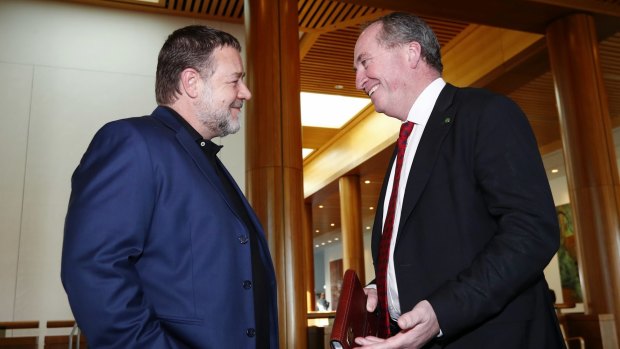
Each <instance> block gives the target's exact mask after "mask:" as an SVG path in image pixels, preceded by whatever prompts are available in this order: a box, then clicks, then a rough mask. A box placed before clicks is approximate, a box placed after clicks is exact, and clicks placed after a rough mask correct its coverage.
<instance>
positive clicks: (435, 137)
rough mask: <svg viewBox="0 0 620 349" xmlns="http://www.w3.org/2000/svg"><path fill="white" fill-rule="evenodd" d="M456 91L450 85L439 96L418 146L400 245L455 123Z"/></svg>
mask: <svg viewBox="0 0 620 349" xmlns="http://www.w3.org/2000/svg"><path fill="white" fill-rule="evenodd" d="M456 91H457V88H456V87H454V86H452V85H450V84H446V86H445V87H444V88H443V90H442V91H441V93H440V94H439V97H438V98H437V102H436V103H435V106H434V108H433V111H432V112H431V115H430V117H429V119H428V123H427V124H426V127H425V128H424V133H423V134H422V138H421V139H420V144H419V145H418V149H417V150H416V154H415V157H414V159H413V164H412V166H411V172H409V178H408V179H407V187H406V189H405V195H404V198H403V206H402V209H401V214H400V223H399V225H398V227H399V228H398V230H399V233H398V237H397V240H396V241H397V242H398V239H399V238H400V236H401V235H402V234H401V233H400V232H401V231H402V229H403V227H404V226H405V222H406V221H407V219H408V218H409V215H411V212H412V211H413V209H414V207H415V205H416V204H417V202H418V200H419V199H420V195H422V192H423V191H424V187H425V186H426V183H427V182H428V179H429V177H430V175H431V173H432V171H433V167H434V165H435V161H436V160H437V156H438V153H439V150H440V149H441V145H442V143H443V141H444V139H445V137H446V135H447V134H448V131H450V128H451V126H452V123H453V122H454V118H455V116H456V115H455V112H456V105H455V104H454V103H453V100H454V95H455V94H456Z"/></svg>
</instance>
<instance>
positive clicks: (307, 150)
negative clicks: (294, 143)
mask: <svg viewBox="0 0 620 349" xmlns="http://www.w3.org/2000/svg"><path fill="white" fill-rule="evenodd" d="M313 151H314V149H310V148H302V149H301V158H302V159H305V158H306V157H307V156H308V155H310V154H312V152H313Z"/></svg>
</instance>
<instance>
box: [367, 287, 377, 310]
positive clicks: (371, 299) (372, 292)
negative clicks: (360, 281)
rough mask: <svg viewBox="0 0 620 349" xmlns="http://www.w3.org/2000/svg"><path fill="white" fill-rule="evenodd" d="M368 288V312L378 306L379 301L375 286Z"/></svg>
mask: <svg viewBox="0 0 620 349" xmlns="http://www.w3.org/2000/svg"><path fill="white" fill-rule="evenodd" d="M366 290H367V292H366V295H367V296H368V300H367V301H366V310H367V311H368V312H373V311H375V309H376V308H377V303H378V301H379V299H378V297H377V290H376V289H373V288H367V289H366Z"/></svg>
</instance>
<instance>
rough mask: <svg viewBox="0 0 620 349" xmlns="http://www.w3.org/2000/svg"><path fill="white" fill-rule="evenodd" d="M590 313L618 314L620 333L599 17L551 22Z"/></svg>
mask: <svg viewBox="0 0 620 349" xmlns="http://www.w3.org/2000/svg"><path fill="white" fill-rule="evenodd" d="M547 46H548V48H549V58H550V61H551V68H552V72H553V77H554V81H555V90H556V98H557V104H558V111H559V114H560V127H561V132H562V144H563V147H564V157H565V162H566V169H567V179H568V188H569V195H570V201H571V205H572V207H573V210H574V213H575V214H574V218H575V222H574V223H575V229H576V236H577V242H578V252H579V256H580V259H579V265H580V269H581V279H582V286H583V296H584V306H585V312H586V314H613V315H614V316H615V320H616V322H615V327H616V332H617V335H619V334H620V327H619V324H620V321H619V320H620V235H619V234H620V232H619V228H620V223H619V219H618V217H619V203H620V186H619V180H618V170H617V167H616V155H615V151H614V143H613V138H612V132H611V129H612V127H611V120H610V117H609V105H608V102H607V96H606V92H605V89H604V86H603V79H602V75H601V68H600V62H599V54H598V41H597V38H596V29H595V26H594V20H593V19H592V17H591V16H589V15H585V14H575V15H571V16H568V17H565V18H562V19H559V20H557V21H555V22H553V23H551V24H550V25H549V27H548V28H547Z"/></svg>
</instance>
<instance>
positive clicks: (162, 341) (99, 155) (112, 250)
mask: <svg viewBox="0 0 620 349" xmlns="http://www.w3.org/2000/svg"><path fill="white" fill-rule="evenodd" d="M153 176H154V174H153V168H152V165H151V161H150V154H149V150H148V148H147V147H146V144H145V142H144V140H143V139H142V137H141V135H140V134H139V133H138V132H137V131H136V130H135V129H134V128H133V127H132V126H131V125H130V123H128V122H113V123H110V124H108V125H106V126H104V127H103V128H102V129H101V130H100V131H99V132H98V133H97V134H96V135H95V137H94V139H93V141H92V142H91V144H90V146H89V148H88V150H87V151H86V153H85V154H84V156H83V158H82V161H81V162H80V165H79V166H78V168H77V169H76V170H75V172H74V174H73V177H72V192H71V198H70V200H69V207H68V212H67V216H66V220H65V231H64V241H63V251H62V266H61V278H62V282H63V285H64V288H65V290H66V292H67V295H68V298H69V303H70V305H71V309H72V311H73V314H74V316H75V319H76V322H77V324H78V325H79V326H80V328H81V329H82V331H83V332H84V334H85V335H86V337H87V339H88V342H89V345H90V346H92V347H96V348H128V347H135V348H180V347H182V346H181V344H180V343H176V342H175V341H174V340H173V339H171V338H169V336H167V335H166V333H165V331H164V329H162V327H161V326H160V323H159V321H158V320H157V319H156V318H155V316H154V312H153V309H152V306H151V305H150V304H149V301H148V300H147V299H146V298H145V297H144V295H143V290H142V286H141V283H140V277H139V275H138V274H137V272H136V269H135V267H134V264H135V263H136V261H137V260H139V259H140V256H141V254H142V252H143V246H144V242H145V239H146V238H147V235H148V231H149V226H150V222H151V215H152V211H153V207H154V204H155V200H156V185H155V181H154V179H153Z"/></svg>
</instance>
